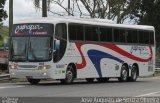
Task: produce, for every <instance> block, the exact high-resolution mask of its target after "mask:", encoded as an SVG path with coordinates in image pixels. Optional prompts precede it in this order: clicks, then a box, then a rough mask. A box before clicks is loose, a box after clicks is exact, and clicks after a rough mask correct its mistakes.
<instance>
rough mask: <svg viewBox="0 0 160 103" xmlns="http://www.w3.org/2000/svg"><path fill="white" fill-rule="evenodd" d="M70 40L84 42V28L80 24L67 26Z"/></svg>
mask: <svg viewBox="0 0 160 103" xmlns="http://www.w3.org/2000/svg"><path fill="white" fill-rule="evenodd" d="M69 38H70V40H84V28H83V25H80V24H69Z"/></svg>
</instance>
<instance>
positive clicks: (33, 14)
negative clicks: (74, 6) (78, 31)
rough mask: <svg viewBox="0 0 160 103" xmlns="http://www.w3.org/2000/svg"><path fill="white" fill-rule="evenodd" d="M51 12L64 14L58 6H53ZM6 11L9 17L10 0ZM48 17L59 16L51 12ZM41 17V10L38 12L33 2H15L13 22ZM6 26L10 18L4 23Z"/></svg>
mask: <svg viewBox="0 0 160 103" xmlns="http://www.w3.org/2000/svg"><path fill="white" fill-rule="evenodd" d="M51 8H52V9H51V10H52V11H54V12H57V13H61V12H64V10H63V9H62V8H61V7H59V6H58V5H51ZM5 10H6V11H7V14H8V15H9V0H7V1H6V4H5ZM48 16H58V15H55V14H53V13H51V12H49V13H48ZM38 17H41V10H36V9H35V8H34V5H33V0H13V22H16V21H18V20H24V19H29V18H38ZM4 25H8V18H7V20H5V21H4Z"/></svg>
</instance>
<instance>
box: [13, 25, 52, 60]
mask: <svg viewBox="0 0 160 103" xmlns="http://www.w3.org/2000/svg"><path fill="white" fill-rule="evenodd" d="M53 33H54V27H53V25H52V24H16V25H14V27H13V31H12V34H11V42H10V45H11V50H10V60H11V61H21V62H23V61H24V62H25V61H30V62H37V61H42V62H43V61H49V60H51V57H52V56H51V55H52V38H53Z"/></svg>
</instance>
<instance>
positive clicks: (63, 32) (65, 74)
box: [9, 17, 156, 84]
mask: <svg viewBox="0 0 160 103" xmlns="http://www.w3.org/2000/svg"><path fill="white" fill-rule="evenodd" d="M155 47H156V46H155V29H154V27H153V26H146V25H124V24H114V23H111V22H109V21H105V20H101V19H100V20H98V19H84V18H65V17H63V18H40V19H32V20H24V21H20V22H17V23H15V24H14V26H13V30H12V33H11V35H10V51H9V71H10V75H11V78H27V80H28V82H29V83H30V84H38V83H39V82H40V80H42V79H45V80H46V79H53V80H60V81H61V83H65V84H70V83H73V80H74V79H86V81H87V82H90V83H91V82H94V81H97V82H107V81H108V80H109V79H110V78H118V80H119V81H120V82H127V81H132V82H134V81H136V80H137V78H138V77H141V76H149V75H152V74H153V73H154V71H155Z"/></svg>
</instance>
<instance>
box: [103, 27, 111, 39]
mask: <svg viewBox="0 0 160 103" xmlns="http://www.w3.org/2000/svg"><path fill="white" fill-rule="evenodd" d="M100 31H101V36H100V40H101V41H103V42H111V41H112V28H106V27H101V28H100Z"/></svg>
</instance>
